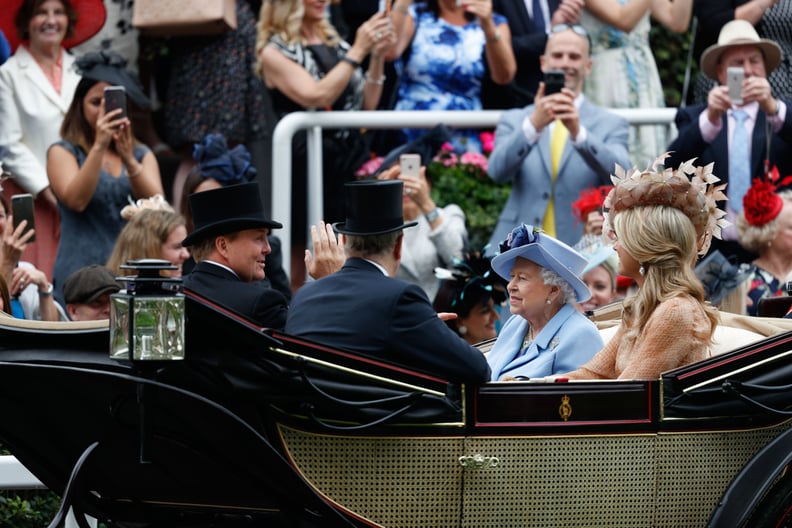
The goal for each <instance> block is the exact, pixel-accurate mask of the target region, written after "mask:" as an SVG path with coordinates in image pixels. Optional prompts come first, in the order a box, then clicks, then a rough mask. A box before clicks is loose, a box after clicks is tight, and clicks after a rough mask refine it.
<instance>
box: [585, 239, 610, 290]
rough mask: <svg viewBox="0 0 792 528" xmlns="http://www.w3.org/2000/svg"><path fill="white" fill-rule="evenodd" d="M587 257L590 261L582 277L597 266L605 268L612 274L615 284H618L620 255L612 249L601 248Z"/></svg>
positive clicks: (607, 247) (608, 247)
mask: <svg viewBox="0 0 792 528" xmlns="http://www.w3.org/2000/svg"><path fill="white" fill-rule="evenodd" d="M585 257H586V258H587V259H588V264H586V267H585V268H583V271H582V272H581V273H580V275H581V276H582V275H585V274H586V273H588V272H589V271H591V270H593V269H594V268H596V267H597V266H604V267H605V269H606V270H608V273H610V275H611V278H612V279H613V282H614V283H616V275H617V274H618V273H619V255H618V253H616V251H615V250H614V249H613V248H612V247H610V246H600V247H598V248H597V249H595V250H594V251H592V252H591V253H590V254H588V255H585Z"/></svg>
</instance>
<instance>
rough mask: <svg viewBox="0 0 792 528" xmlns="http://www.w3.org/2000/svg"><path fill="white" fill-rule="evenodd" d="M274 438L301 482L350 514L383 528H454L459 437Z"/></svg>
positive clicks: (283, 430)
mask: <svg viewBox="0 0 792 528" xmlns="http://www.w3.org/2000/svg"><path fill="white" fill-rule="evenodd" d="M280 434H281V437H282V438H283V442H284V444H285V445H286V448H287V453H288V456H289V457H290V458H291V459H292V462H293V463H294V464H295V465H296V466H297V468H298V469H299V470H300V472H301V473H302V475H303V476H304V477H305V478H306V480H308V482H310V483H311V484H312V485H313V486H314V487H315V488H316V489H318V490H319V491H321V492H322V493H323V494H324V495H325V496H327V497H328V498H330V499H331V500H332V501H334V502H336V503H338V504H340V505H341V506H343V507H345V508H347V509H349V510H351V511H353V512H355V513H356V514H358V515H360V516H362V517H364V518H366V519H368V520H370V521H373V522H375V523H377V524H378V525H381V526H386V527H389V528H390V527H404V528H449V527H452V526H459V523H460V515H461V512H460V507H461V506H460V497H461V495H462V466H461V465H460V464H459V457H460V455H461V454H462V446H463V442H464V439H463V438H462V437H456V438H366V437H339V436H323V435H314V434H304V433H301V432H299V431H295V430H293V429H290V428H288V427H284V426H280Z"/></svg>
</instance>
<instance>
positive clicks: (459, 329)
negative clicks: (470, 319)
mask: <svg viewBox="0 0 792 528" xmlns="http://www.w3.org/2000/svg"><path fill="white" fill-rule="evenodd" d="M457 332H459V335H465V334H467V326H459V327H457Z"/></svg>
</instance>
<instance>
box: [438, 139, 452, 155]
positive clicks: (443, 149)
mask: <svg viewBox="0 0 792 528" xmlns="http://www.w3.org/2000/svg"><path fill="white" fill-rule="evenodd" d="M440 152H441V153H444V152H454V146H453V145H452V144H451V143H449V142H448V141H446V142H445V143H443V146H442V147H440Z"/></svg>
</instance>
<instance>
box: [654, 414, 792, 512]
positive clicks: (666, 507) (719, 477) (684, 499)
mask: <svg viewBox="0 0 792 528" xmlns="http://www.w3.org/2000/svg"><path fill="white" fill-rule="evenodd" d="M789 426H790V422H787V423H786V424H784V425H781V426H778V427H772V428H766V429H755V430H750V431H741V432H720V433H717V432H715V433H705V434H704V433H702V434H691V433H686V434H665V435H660V436H659V437H658V440H657V523H656V526H658V527H664V526H668V527H686V526H690V527H699V526H705V525H706V523H707V519H708V518H709V516H710V514H711V513H712V510H713V509H714V508H715V506H716V505H717V504H718V499H720V497H721V495H722V494H723V492H724V491H725V489H726V487H727V486H728V485H729V483H730V482H731V481H732V480H733V479H734V477H735V476H737V473H738V472H739V471H740V469H742V467H743V466H744V465H745V464H746V463H747V462H748V461H749V460H750V459H751V457H752V456H753V455H754V454H756V453H757V452H758V451H759V449H761V448H762V447H763V446H765V445H767V444H768V443H769V442H770V441H771V440H772V439H773V438H775V437H776V436H778V435H779V434H780V433H782V432H783V431H785V430H786V429H788V428H789Z"/></svg>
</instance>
